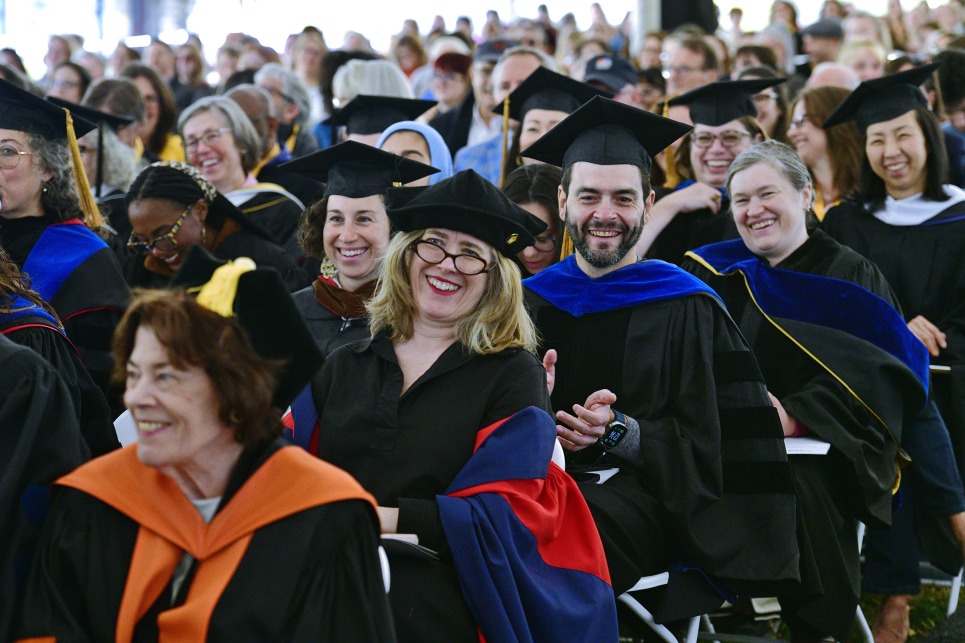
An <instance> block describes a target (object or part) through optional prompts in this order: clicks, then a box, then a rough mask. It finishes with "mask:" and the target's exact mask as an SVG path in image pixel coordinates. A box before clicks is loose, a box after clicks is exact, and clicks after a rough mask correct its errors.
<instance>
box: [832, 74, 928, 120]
mask: <svg viewBox="0 0 965 643" xmlns="http://www.w3.org/2000/svg"><path fill="white" fill-rule="evenodd" d="M938 66H939V65H938V63H932V64H930V65H922V66H921V67H915V68H914V69H909V70H907V71H902V72H898V73H897V74H891V75H890V76H883V77H881V78H875V79H873V80H866V81H864V82H863V83H861V84H860V85H858V87H857V88H856V89H855V90H854V91H853V92H851V93H850V94H848V96H847V98H845V99H844V100H843V101H841V104H840V105H838V108H837V109H835V110H834V111H833V112H832V113H831V116H829V117H828V120H826V121H825V122H824V125H822V127H823V128H825V129H827V128H829V127H832V126H833V125H837V124H839V123H845V122H847V121H850V120H855V121H857V123H858V129H860V130H861V131H862V132H863V131H864V130H866V129H867V128H868V126H869V125H873V124H875V123H880V122H882V121H888V120H891V119H892V118H898V117H899V116H901V115H902V114H904V113H906V112H910V111H911V110H913V109H915V108H916V107H920V106H923V105H928V101H927V100H926V99H925V95H924V94H923V93H922V91H921V88H920V85H921V84H922V83H924V82H925V81H926V80H928V77H929V76H930V75H931V73H932V72H933V71H935V70H936V69H938Z"/></svg>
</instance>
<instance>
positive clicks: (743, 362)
mask: <svg viewBox="0 0 965 643" xmlns="http://www.w3.org/2000/svg"><path fill="white" fill-rule="evenodd" d="M524 285H525V286H526V287H527V293H526V295H527V305H528V307H529V310H530V314H531V315H532V317H533V320H534V322H535V323H536V326H537V328H538V330H539V333H540V336H541V338H542V345H541V349H540V350H541V351H544V350H546V349H549V348H554V349H556V351H557V353H558V362H557V364H556V385H555V388H554V390H553V398H552V401H553V408H554V409H562V410H567V411H569V410H570V409H571V408H572V405H573V404H583V403H584V401H585V400H586V398H587V396H588V395H589V394H590V393H592V392H594V391H597V390H599V389H604V388H605V389H609V390H610V391H612V392H613V393H614V394H616V397H617V401H616V403H615V404H614V405H613V408H615V409H617V410H618V411H620V412H622V413H624V414H626V415H628V416H630V417H632V418H634V419H635V420H636V421H637V422H638V423H639V424H640V448H639V457H640V458H641V459H642V460H643V462H644V465H643V466H642V467H639V468H638V467H635V466H632V465H630V464H629V463H628V462H626V461H625V460H623V459H621V458H617V457H614V456H613V455H612V454H602V455H603V457H602V458H601V457H600V456H601V453H602V450H601V448H600V447H599V445H594V447H590V448H587V449H584V450H583V451H581V452H579V453H578V454H577V456H576V458H575V460H577V461H579V462H587V461H594V460H597V459H599V460H597V461H598V462H599V463H601V464H608V466H618V467H620V468H621V471H620V473H619V474H618V475H617V476H616V477H615V478H613V479H611V480H610V481H608V482H607V483H605V484H603V485H597V484H581V490H582V491H583V493H584V496H585V497H586V499H587V502H588V504H589V505H590V508H591V510H592V511H593V514H594V519H595V520H596V523H597V527H598V528H599V530H600V532H601V537H602V539H603V544H604V549H605V550H606V554H607V560H608V561H609V567H610V574H611V577H612V581H613V589H614V592H615V593H616V594H620V593H621V592H623V591H625V590H626V589H628V588H629V587H630V586H632V585H633V584H634V583H635V582H636V581H637V580H638V579H639V578H640V577H641V576H644V575H649V574H654V573H659V572H662V571H666V570H667V569H668V567H670V566H671V565H673V566H674V567H675V568H676V569H682V568H683V569H692V568H693V567H697V568H699V569H700V570H701V571H702V572H703V573H704V574H707V575H709V576H711V577H712V578H714V579H716V580H715V581H714V582H715V583H719V584H721V585H723V587H722V588H721V590H722V592H724V593H725V594H728V595H729V594H730V592H735V591H736V592H751V593H755V594H756V593H758V592H763V593H764V594H765V595H773V594H768V592H773V591H774V590H775V588H777V587H781V586H784V585H786V584H790V585H794V584H795V583H796V582H797V579H798V546H797V543H796V542H795V539H794V538H793V536H792V535H791V534H793V533H794V524H795V520H796V519H795V512H796V506H795V499H794V495H793V489H792V481H791V474H790V469H789V466H788V463H787V456H786V454H785V451H784V444H783V441H782V437H783V435H782V432H781V426H780V420H779V418H778V416H777V413H776V411H775V410H774V408H773V407H772V406H771V405H770V402H769V400H768V398H767V393H766V390H765V387H764V383H763V380H762V378H761V376H760V372H759V370H758V367H757V363H756V362H755V360H754V357H753V354H752V353H751V352H750V350H749V349H748V347H747V345H746V343H745V342H744V340H743V338H742V337H741V335H740V332H739V331H738V330H737V327H736V326H735V325H734V323H733V322H732V321H731V319H730V317H729V316H728V315H727V312H726V311H725V310H724V307H723V305H722V304H721V302H720V301H719V300H718V299H717V297H716V296H714V295H713V294H712V293H711V291H710V289H709V288H707V287H706V286H704V285H703V284H702V283H700V282H699V281H698V280H697V279H695V278H693V277H691V276H690V275H687V274H686V273H684V272H683V271H681V270H680V269H679V268H676V267H675V266H671V265H669V264H666V263H664V262H660V261H644V262H640V263H637V264H634V265H631V266H627V267H625V268H622V269H620V270H617V271H614V272H611V273H609V274H608V275H605V276H603V277H600V278H598V279H590V278H589V277H587V276H586V275H585V274H584V273H583V272H582V271H581V270H580V268H579V267H578V266H577V264H576V261H575V259H574V258H573V257H569V258H567V259H565V260H563V261H561V262H560V263H558V264H555V265H554V266H551V267H550V268H547V269H546V270H543V271H541V272H540V273H539V274H537V275H536V276H534V277H531V278H530V279H527V280H526V281H524ZM571 462H572V460H571V459H570V458H568V465H567V468H568V470H569V469H570V464H571ZM674 580H675V579H674V576H673V575H672V583H673V582H674ZM679 581H680V582H684V581H685V576H683V575H681V576H680V577H679ZM668 591H670V588H668ZM685 594H688V595H689V594H692V592H690V591H686V592H685ZM712 598H713V600H714V601H716V603H715V604H712V605H710V606H709V607H708V606H707V605H703V606H696V604H694V609H695V610H696V611H694V612H693V613H700V610H701V609H704V608H708V609H713V608H715V607H717V606H719V605H720V603H721V600H722V599H721V597H720V595H719V594H716V593H715V594H714V597H712ZM687 602H688V600H687V599H684V600H683V601H682V602H681V607H682V608H684V611H686V610H687V609H688V606H687V605H685V604H686V603H687ZM661 609H663V608H661ZM663 613H664V614H665V615H666V616H665V618H671V615H670V613H667V612H663ZM686 615H687V614H675V615H674V616H673V617H676V618H679V617H683V616H686ZM690 615H693V614H690ZM660 618H661V616H660V615H659V614H658V619H660Z"/></svg>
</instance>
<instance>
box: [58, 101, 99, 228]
mask: <svg viewBox="0 0 965 643" xmlns="http://www.w3.org/2000/svg"><path fill="white" fill-rule="evenodd" d="M64 113H65V114H67V144H68V145H69V146H70V156H71V158H72V159H73V161H74V176H75V178H76V179H77V190H78V191H79V192H80V209H81V210H82V211H83V212H84V223H86V224H87V227H88V228H90V229H91V230H98V229H100V227H101V226H102V225H104V217H102V216H101V211H100V210H98V209H97V204H96V203H94V195H93V194H91V191H90V183H89V182H88V181H87V172H85V171H84V161H83V160H81V158H80V149H79V148H78V147H77V135H76V133H75V132H74V119H73V118H72V117H71V115H70V112H69V111H68V110H66V109H65V110H64Z"/></svg>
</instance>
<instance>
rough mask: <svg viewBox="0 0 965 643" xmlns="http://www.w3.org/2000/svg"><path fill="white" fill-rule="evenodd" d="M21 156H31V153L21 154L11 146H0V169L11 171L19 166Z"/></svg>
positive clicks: (21, 152)
mask: <svg viewBox="0 0 965 643" xmlns="http://www.w3.org/2000/svg"><path fill="white" fill-rule="evenodd" d="M22 156H33V152H23V151H21V150H18V149H17V148H15V147H14V146H12V145H0V168H3V169H4V170H12V169H13V168H15V167H17V166H18V165H20V157H22Z"/></svg>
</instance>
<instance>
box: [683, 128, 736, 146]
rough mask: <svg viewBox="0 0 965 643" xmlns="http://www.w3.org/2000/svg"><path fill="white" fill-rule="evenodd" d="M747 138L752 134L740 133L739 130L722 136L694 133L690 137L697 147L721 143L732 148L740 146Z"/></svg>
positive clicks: (709, 133) (711, 133) (730, 131)
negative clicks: (715, 142) (716, 142)
mask: <svg viewBox="0 0 965 643" xmlns="http://www.w3.org/2000/svg"><path fill="white" fill-rule="evenodd" d="M745 136H750V134H748V133H747V132H738V131H737V130H729V131H727V132H721V133H720V134H714V133H713V132H694V133H693V134H691V135H690V139H691V140H692V141H693V142H694V145H696V146H697V147H710V146H711V145H713V144H714V141H720V144H721V145H723V146H724V147H727V148H730V147H737V146H738V145H740V144H741V141H743V140H744V137H745Z"/></svg>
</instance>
